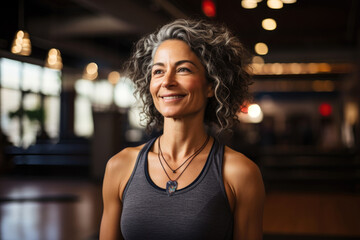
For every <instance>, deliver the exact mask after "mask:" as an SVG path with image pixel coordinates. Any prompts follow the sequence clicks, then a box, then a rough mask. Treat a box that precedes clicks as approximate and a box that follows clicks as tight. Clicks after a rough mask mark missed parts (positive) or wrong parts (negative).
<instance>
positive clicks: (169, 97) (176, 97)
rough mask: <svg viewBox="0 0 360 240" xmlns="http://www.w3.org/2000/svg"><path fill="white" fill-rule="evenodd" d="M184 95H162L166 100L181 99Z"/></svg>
mask: <svg viewBox="0 0 360 240" xmlns="http://www.w3.org/2000/svg"><path fill="white" fill-rule="evenodd" d="M183 97H184V96H183V95H175V96H166V97H162V98H163V99H164V100H173V99H179V98H183Z"/></svg>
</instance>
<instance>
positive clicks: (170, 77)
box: [150, 40, 214, 121]
mask: <svg viewBox="0 0 360 240" xmlns="http://www.w3.org/2000/svg"><path fill="white" fill-rule="evenodd" d="M150 93H151V95H152V98H153V101H154V104H155V107H156V109H157V110H158V111H159V113H160V114H161V115H163V116H164V117H165V118H175V119H179V118H183V117H185V116H186V115H189V114H190V115H193V114H200V117H203V116H204V112H205V107H206V102H207V99H208V98H209V97H212V96H213V95H214V94H213V88H212V85H211V84H210V83H208V82H207V80H206V78H205V70H204V67H203V66H202V64H201V62H200V60H199V58H198V57H197V56H196V55H195V54H194V53H193V52H192V51H191V49H190V47H189V46H188V45H187V44H186V43H185V42H183V41H180V40H167V41H164V42H163V43H162V44H161V45H160V46H159V48H158V49H157V51H156V54H155V56H154V64H153V67H152V76H151V81H150ZM202 121H203V120H202Z"/></svg>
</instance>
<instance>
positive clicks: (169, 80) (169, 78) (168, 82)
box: [161, 71, 176, 88]
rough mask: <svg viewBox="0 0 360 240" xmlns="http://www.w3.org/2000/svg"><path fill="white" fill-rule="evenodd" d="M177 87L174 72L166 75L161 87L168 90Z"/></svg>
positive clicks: (168, 72)
mask: <svg viewBox="0 0 360 240" xmlns="http://www.w3.org/2000/svg"><path fill="white" fill-rule="evenodd" d="M175 85H176V79H175V74H174V73H173V71H167V72H166V73H165V75H164V78H163V81H162V84H161V86H162V87H165V88H168V87H172V86H175Z"/></svg>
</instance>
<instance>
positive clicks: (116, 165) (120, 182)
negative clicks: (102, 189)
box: [104, 145, 143, 198]
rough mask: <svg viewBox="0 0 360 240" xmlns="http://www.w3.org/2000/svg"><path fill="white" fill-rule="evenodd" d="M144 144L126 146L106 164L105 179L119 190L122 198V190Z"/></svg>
mask: <svg viewBox="0 0 360 240" xmlns="http://www.w3.org/2000/svg"><path fill="white" fill-rule="evenodd" d="M142 147H143V145H140V146H137V147H129V148H125V149H123V150H122V151H120V152H119V153H117V154H115V155H114V156H113V157H111V158H110V159H109V161H108V162H107V164H106V170H105V176H104V183H105V180H106V182H108V183H109V184H111V185H112V186H113V187H116V188H117V189H118V190H119V194H120V198H121V197H122V192H123V190H124V188H125V186H126V184H127V182H128V180H129V178H130V176H131V173H132V171H133V169H134V167H135V163H136V159H137V156H138V154H139V152H140V150H141V148H142Z"/></svg>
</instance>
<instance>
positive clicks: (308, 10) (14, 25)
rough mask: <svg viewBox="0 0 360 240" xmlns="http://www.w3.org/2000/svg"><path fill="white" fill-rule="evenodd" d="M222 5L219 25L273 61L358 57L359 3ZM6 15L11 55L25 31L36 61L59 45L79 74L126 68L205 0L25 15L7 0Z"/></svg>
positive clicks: (57, 3) (47, 8)
mask: <svg viewBox="0 0 360 240" xmlns="http://www.w3.org/2000/svg"><path fill="white" fill-rule="evenodd" d="M215 3H216V5H217V15H216V17H215V18H213V19H212V21H217V22H221V23H225V24H226V25H228V26H229V27H230V28H231V29H232V30H233V31H234V33H235V34H236V35H237V36H239V38H240V39H241V40H242V41H243V43H244V44H245V45H246V46H247V47H248V48H249V49H250V50H252V49H253V46H254V44H255V43H257V42H259V41H261V42H265V43H266V44H267V45H268V46H269V54H268V55H266V56H265V60H266V61H268V62H275V61H280V62H292V61H293V62H294V61H295V62H301V61H304V62H306V61H308V62H309V61H318V62H321V61H339V62H341V61H352V60H353V59H354V58H355V57H356V55H358V56H359V41H360V40H359V38H360V37H359V36H360V30H359V29H360V1H357V0H341V1H340V0H316V1H314V0H298V1H297V2H296V3H294V4H284V7H283V8H282V9H280V10H274V9H270V8H268V7H267V5H266V0H262V2H260V3H259V5H258V7H257V8H255V9H244V8H242V7H241V0H217V1H215ZM20 9H21V8H20ZM1 12H2V14H1V16H0V18H1V20H0V21H1V22H0V24H1V25H0V26H1V28H0V29H1V31H0V50H3V51H2V52H5V51H9V49H10V47H11V42H12V39H13V37H14V34H15V33H16V31H17V30H18V29H19V28H24V29H25V30H26V31H28V32H29V34H30V38H31V42H32V47H33V53H32V58H35V59H45V56H46V54H47V51H48V50H49V49H50V48H52V47H55V48H58V49H60V51H61V53H62V57H63V62H64V65H65V66H66V67H70V68H75V69H81V68H83V67H84V66H85V65H86V64H87V63H88V62H90V61H95V62H96V63H98V65H99V67H100V68H101V67H103V68H106V69H116V68H119V67H120V66H121V64H122V63H123V61H124V60H125V59H126V58H127V57H128V55H129V52H130V49H131V47H132V45H133V44H134V42H136V40H138V39H139V38H140V37H141V36H143V35H144V34H147V33H149V32H152V31H154V30H155V29H156V28H158V27H159V26H161V25H162V24H164V23H166V22H169V21H171V20H173V19H175V18H180V17H192V18H194V17H196V18H205V16H204V15H203V13H202V11H201V0H31V1H30V0H25V1H24V14H21V11H20V14H19V2H18V1H15V0H14V1H3V2H2V5H1ZM268 17H271V18H274V19H275V20H276V21H277V25H278V27H277V29H276V30H274V31H265V30H263V29H262V27H261V21H262V19H264V18H268ZM22 18H23V20H22ZM356 52H357V53H356Z"/></svg>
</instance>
